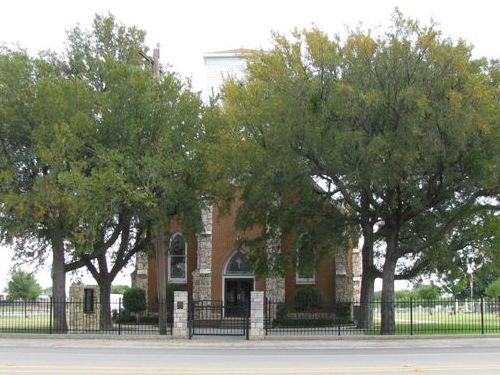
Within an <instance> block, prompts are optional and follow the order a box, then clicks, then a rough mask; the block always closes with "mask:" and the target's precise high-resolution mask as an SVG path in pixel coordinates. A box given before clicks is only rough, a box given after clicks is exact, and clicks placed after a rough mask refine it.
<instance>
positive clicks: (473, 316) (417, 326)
mask: <svg viewBox="0 0 500 375" xmlns="http://www.w3.org/2000/svg"><path fill="white" fill-rule="evenodd" d="M410 322H412V324H411V323H410ZM379 330H380V318H379V317H378V319H376V320H375V330H374V331H375V332H379ZM412 330H413V332H412ZM482 331H484V333H500V316H499V315H498V314H494V313H485V314H484V315H483V323H482V324H481V314H480V313H456V314H447V313H433V314H429V313H428V312H424V311H418V312H414V313H413V316H410V314H409V313H396V334H398V335H409V334H410V333H413V334H414V335H423V334H425V335H430V334H480V333H482Z"/></svg>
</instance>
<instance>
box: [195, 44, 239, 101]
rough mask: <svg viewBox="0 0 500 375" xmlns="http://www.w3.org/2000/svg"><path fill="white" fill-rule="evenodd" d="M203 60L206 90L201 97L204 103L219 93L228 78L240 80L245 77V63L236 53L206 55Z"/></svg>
mask: <svg viewBox="0 0 500 375" xmlns="http://www.w3.org/2000/svg"><path fill="white" fill-rule="evenodd" d="M203 58H204V60H205V66H206V69H207V90H206V92H205V93H204V95H203V99H204V100H206V101H208V99H209V98H210V97H212V96H216V95H217V94H219V93H220V89H221V87H222V84H223V83H224V80H226V79H227V78H228V77H232V78H236V79H241V78H243V76H244V75H245V68H246V61H245V58H244V56H243V55H242V54H241V53H239V52H237V51H227V52H213V53H207V54H205V55H204V56H203Z"/></svg>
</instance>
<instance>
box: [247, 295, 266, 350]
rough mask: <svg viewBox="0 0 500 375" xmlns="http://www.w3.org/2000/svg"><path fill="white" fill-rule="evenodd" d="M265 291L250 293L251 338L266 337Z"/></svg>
mask: <svg viewBox="0 0 500 375" xmlns="http://www.w3.org/2000/svg"><path fill="white" fill-rule="evenodd" d="M264 334H265V332H264V292H251V294H250V334H249V338H250V340H263V339H264Z"/></svg>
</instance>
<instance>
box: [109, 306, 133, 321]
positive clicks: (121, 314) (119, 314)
mask: <svg viewBox="0 0 500 375" xmlns="http://www.w3.org/2000/svg"><path fill="white" fill-rule="evenodd" d="M111 317H112V319H113V322H115V323H130V322H131V321H133V320H134V318H133V317H132V316H131V315H130V311H128V310H127V309H120V311H118V310H116V309H114V310H113V311H112V313H111Z"/></svg>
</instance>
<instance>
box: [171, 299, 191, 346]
mask: <svg viewBox="0 0 500 375" xmlns="http://www.w3.org/2000/svg"><path fill="white" fill-rule="evenodd" d="M172 337H175V338H178V339H187V338H188V292H179V291H177V292H174V322H173V328H172Z"/></svg>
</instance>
